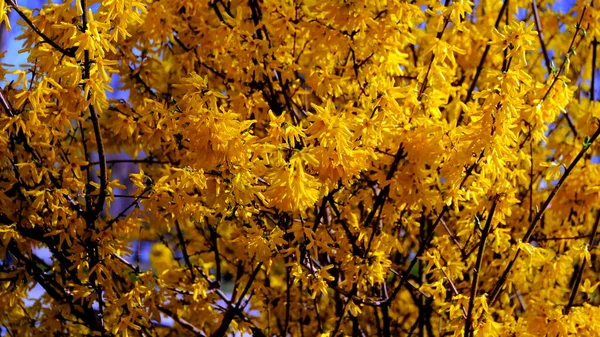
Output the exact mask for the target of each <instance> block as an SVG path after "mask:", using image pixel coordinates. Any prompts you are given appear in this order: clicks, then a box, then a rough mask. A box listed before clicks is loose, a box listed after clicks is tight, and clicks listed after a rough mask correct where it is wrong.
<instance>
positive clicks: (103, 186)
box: [80, 0, 108, 221]
mask: <svg viewBox="0 0 600 337" xmlns="http://www.w3.org/2000/svg"><path fill="white" fill-rule="evenodd" d="M80 1H81V8H83V14H82V16H81V20H82V21H83V32H85V31H87V29H88V18H87V4H86V0H80ZM91 63H92V61H91V60H90V51H89V50H85V51H84V61H83V76H82V78H83V80H87V79H89V78H90V67H91ZM90 97H91V93H89V94H88V97H86V98H85V99H86V100H89V99H90ZM88 108H89V110H90V118H91V120H92V126H93V128H94V137H95V138H96V144H97V146H98V161H99V162H100V193H99V195H98V201H97V202H96V206H95V207H94V208H93V209H91V210H88V212H89V220H90V221H94V220H95V219H96V218H97V217H98V215H100V213H101V212H102V209H103V208H104V202H105V201H106V196H107V188H108V176H107V172H106V171H107V170H106V155H105V154H104V144H103V143H102V134H101V132H100V122H99V119H98V114H97V113H96V109H95V108H94V105H93V104H91V103H88Z"/></svg>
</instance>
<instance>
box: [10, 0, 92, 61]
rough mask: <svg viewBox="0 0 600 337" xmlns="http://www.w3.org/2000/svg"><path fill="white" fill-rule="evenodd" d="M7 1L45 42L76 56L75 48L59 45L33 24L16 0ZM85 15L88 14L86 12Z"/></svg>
mask: <svg viewBox="0 0 600 337" xmlns="http://www.w3.org/2000/svg"><path fill="white" fill-rule="evenodd" d="M6 2H7V4H8V5H9V6H10V8H12V9H13V10H14V11H15V12H17V14H19V16H20V17H21V19H23V21H25V22H26V23H27V25H28V26H29V27H30V28H31V29H32V30H33V31H34V32H35V33H36V34H37V35H38V36H39V37H41V38H42V40H44V42H46V43H47V44H49V45H51V46H52V47H53V48H54V49H56V50H58V51H59V52H60V53H62V54H63V55H65V56H69V57H75V52H74V50H73V49H69V50H67V49H64V48H63V47H61V46H59V45H58V44H57V43H56V42H54V40H52V39H51V38H49V37H48V36H47V35H46V34H44V33H42V31H41V30H40V29H39V28H38V27H36V26H35V25H34V24H33V22H32V21H31V20H30V19H29V18H28V17H27V15H25V13H23V11H22V10H21V9H20V8H19V6H18V5H17V4H16V3H15V2H14V0H7V1H6ZM84 15H86V14H85V13H84Z"/></svg>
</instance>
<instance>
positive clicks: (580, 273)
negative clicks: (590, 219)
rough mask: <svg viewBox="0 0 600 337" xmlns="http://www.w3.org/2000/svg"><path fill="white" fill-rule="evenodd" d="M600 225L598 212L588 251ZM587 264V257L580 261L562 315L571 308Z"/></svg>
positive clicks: (591, 248) (591, 247)
mask: <svg viewBox="0 0 600 337" xmlns="http://www.w3.org/2000/svg"><path fill="white" fill-rule="evenodd" d="M599 223H600V210H599V211H598V213H597V215H596V221H595V222H594V227H592V234H591V235H590V241H589V242H588V247H589V250H590V251H592V250H593V249H594V248H595V246H596V245H595V244H594V240H595V239H596V233H598V224H599ZM586 263H587V257H584V258H583V261H581V267H580V268H579V269H578V271H577V275H576V277H575V282H574V283H573V288H572V289H571V294H570V295H569V303H567V306H566V307H565V308H564V310H563V313H564V314H565V315H567V314H568V313H569V311H571V307H572V306H573V302H574V301H575V296H576V295H577V290H578V289H579V284H580V283H581V277H582V276H583V270H584V269H585V264H586Z"/></svg>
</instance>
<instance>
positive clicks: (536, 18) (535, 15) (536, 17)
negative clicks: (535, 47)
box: [531, 0, 552, 74]
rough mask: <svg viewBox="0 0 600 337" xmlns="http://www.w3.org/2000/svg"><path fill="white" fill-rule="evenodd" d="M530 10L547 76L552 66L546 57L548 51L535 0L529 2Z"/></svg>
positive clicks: (550, 72) (547, 56) (548, 57)
mask: <svg viewBox="0 0 600 337" xmlns="http://www.w3.org/2000/svg"><path fill="white" fill-rule="evenodd" d="M531 8H532V10H533V19H534V21H535V28H536V29H537V31H538V39H539V40H540V45H541V46H542V54H543V55H544V61H546V68H548V74H552V64H551V63H550V62H551V61H550V56H549V55H548V49H547V48H546V44H545V43H544V33H543V32H542V25H541V23H540V17H539V15H538V8H537V2H536V0H533V1H532V2H531Z"/></svg>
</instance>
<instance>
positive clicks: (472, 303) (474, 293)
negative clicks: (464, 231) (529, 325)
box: [464, 195, 499, 337]
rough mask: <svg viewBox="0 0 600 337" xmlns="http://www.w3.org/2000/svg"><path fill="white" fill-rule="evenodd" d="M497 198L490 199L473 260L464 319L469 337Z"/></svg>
mask: <svg viewBox="0 0 600 337" xmlns="http://www.w3.org/2000/svg"><path fill="white" fill-rule="evenodd" d="M498 199H499V195H496V196H495V197H494V200H493V201H492V208H491V209H490V214H489V215H488V218H487V221H486V222H485V227H483V232H482V233H481V241H480V243H479V251H478V252H477V261H476V262H475V268H473V280H472V282H471V298H470V299H469V309H468V310H467V318H466V320H465V333H464V336H465V337H469V336H471V335H472V334H473V330H472V329H471V324H472V319H473V308H474V307H475V297H477V290H478V289H479V272H480V271H481V263H482V261H483V253H484V251H485V242H486V241H487V237H488V235H489V233H490V228H491V227H492V218H493V217H494V212H495V211H496V206H497V203H498Z"/></svg>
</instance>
